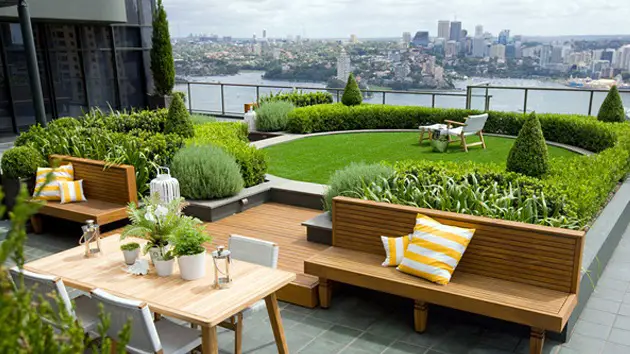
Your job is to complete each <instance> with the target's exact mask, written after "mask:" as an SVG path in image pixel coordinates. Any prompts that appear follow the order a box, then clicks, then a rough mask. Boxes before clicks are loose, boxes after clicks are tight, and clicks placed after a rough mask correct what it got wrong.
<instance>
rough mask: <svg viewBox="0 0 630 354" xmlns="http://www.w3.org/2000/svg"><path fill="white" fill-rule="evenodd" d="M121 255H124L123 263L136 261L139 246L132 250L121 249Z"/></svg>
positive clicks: (128, 263)
mask: <svg viewBox="0 0 630 354" xmlns="http://www.w3.org/2000/svg"><path fill="white" fill-rule="evenodd" d="M122 252H123V256H125V264H127V265H132V264H134V263H136V259H138V256H139V255H140V248H136V249H134V250H123V251H122Z"/></svg>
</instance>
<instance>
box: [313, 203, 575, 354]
mask: <svg viewBox="0 0 630 354" xmlns="http://www.w3.org/2000/svg"><path fill="white" fill-rule="evenodd" d="M417 213H422V214H425V215H428V216H430V217H432V218H434V219H436V220H437V221H439V222H441V223H444V224H448V225H453V226H461V227H467V228H475V229H476V230H477V231H476V232H475V234H474V236H473V238H472V241H471V243H470V245H469V246H468V249H467V250H466V253H465V254H464V256H463V258H462V260H461V262H460V264H459V265H458V266H457V268H456V269H455V272H454V274H453V278H452V280H451V282H450V283H449V284H448V285H446V286H443V285H437V284H434V283H431V282H429V281H426V280H424V279H420V278H417V277H414V276H411V275H407V274H404V273H401V272H399V271H397V270H396V269H395V268H394V267H383V266H381V262H383V260H384V257H385V251H384V249H383V244H382V242H381V239H380V236H381V235H385V236H401V235H406V234H408V233H409V232H411V230H412V228H413V226H414V225H415V219H416V214H417ZM332 220H333V241H332V242H333V243H332V244H333V246H332V247H330V248H328V249H327V250H325V251H323V252H322V253H319V254H317V255H315V256H313V257H312V258H309V259H308V260H306V261H305V262H304V270H305V273H306V274H311V275H315V276H317V277H319V297H320V299H319V300H320V306H321V307H323V308H327V307H329V306H330V302H331V294H332V293H331V282H340V283H346V284H351V285H355V286H359V287H363V288H368V289H373V290H376V291H381V292H386V293H390V294H395V295H398V296H402V297H406V298H410V299H413V300H415V308H414V322H415V329H416V331H418V332H423V331H424V330H425V328H426V324H427V314H428V304H436V305H440V306H444V307H449V308H453V309H457V310H462V311H467V312H472V313H476V314H480V315H484V316H489V317H494V318H498V319H501V320H505V321H509V322H515V323H519V324H523V325H527V326H530V327H531V339H530V353H532V354H540V353H541V350H542V346H543V341H544V337H545V331H546V330H549V331H554V332H561V331H562V330H563V328H564V326H565V325H566V323H567V320H568V319H569V316H570V315H571V312H572V311H573V309H574V308H575V306H576V304H577V291H578V288H579V279H580V268H581V259H582V248H583V238H584V232H581V231H572V230H566V229H559V228H552V227H545V226H538V225H531V224H525V223H518V222H510V221H503V220H497V219H490V218H485V217H476V216H470V215H464V214H457V213H450V212H442V211H436V210H429V209H421V208H413V207H408V206H401V205H394V204H386V203H376V202H370V201H364V200H359V199H352V198H346V197H336V198H334V200H333V211H332Z"/></svg>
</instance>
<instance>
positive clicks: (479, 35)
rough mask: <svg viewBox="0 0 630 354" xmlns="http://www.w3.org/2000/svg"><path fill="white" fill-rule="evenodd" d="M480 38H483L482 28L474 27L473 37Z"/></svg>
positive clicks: (480, 26)
mask: <svg viewBox="0 0 630 354" xmlns="http://www.w3.org/2000/svg"><path fill="white" fill-rule="evenodd" d="M481 36H483V26H482V25H477V26H475V37H481Z"/></svg>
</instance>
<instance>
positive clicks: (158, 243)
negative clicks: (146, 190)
mask: <svg viewBox="0 0 630 354" xmlns="http://www.w3.org/2000/svg"><path fill="white" fill-rule="evenodd" d="M140 204H141V205H142V206H141V207H139V206H137V205H136V203H133V202H131V203H129V205H128V206H127V216H129V221H131V224H130V225H127V226H125V228H124V229H123V231H122V233H121V234H120V239H121V240H124V239H125V238H126V237H129V236H131V237H138V238H141V239H144V240H147V241H148V242H147V244H146V245H145V248H144V252H145V253H146V252H147V251H148V250H149V249H150V248H151V247H160V248H162V247H164V246H166V245H167V244H168V241H169V238H170V237H171V236H172V235H174V234H176V233H178V232H183V231H184V230H188V229H192V228H195V227H196V226H197V225H200V224H201V220H199V219H197V218H193V217H192V216H186V215H184V214H183V213H182V209H183V205H184V198H180V199H175V200H173V201H171V202H170V203H167V204H162V203H161V202H160V196H159V195H158V194H157V193H156V194H153V195H151V196H149V197H143V198H142V202H141V203H140Z"/></svg>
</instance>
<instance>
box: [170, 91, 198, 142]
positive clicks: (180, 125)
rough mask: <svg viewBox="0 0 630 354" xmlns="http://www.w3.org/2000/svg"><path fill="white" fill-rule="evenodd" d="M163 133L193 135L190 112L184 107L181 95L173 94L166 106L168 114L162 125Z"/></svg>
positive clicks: (193, 129) (187, 136)
mask: <svg viewBox="0 0 630 354" xmlns="http://www.w3.org/2000/svg"><path fill="white" fill-rule="evenodd" d="M164 133H167V134H168V133H175V134H179V135H181V136H183V137H184V138H190V137H192V136H193V135H195V128H193V124H192V120H191V119H190V114H188V110H187V109H186V105H185V104H184V100H183V99H182V95H173V101H171V105H170V106H169V107H168V116H167V117H166V124H165V125H164Z"/></svg>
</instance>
